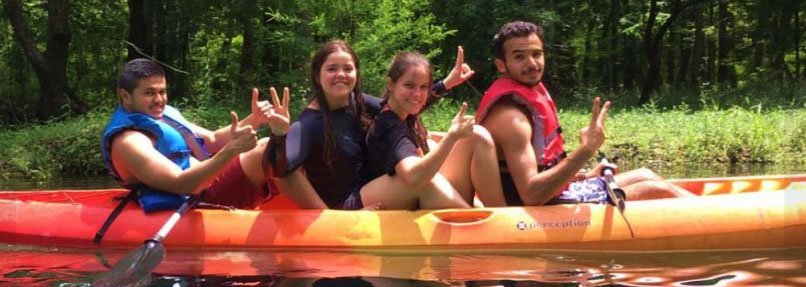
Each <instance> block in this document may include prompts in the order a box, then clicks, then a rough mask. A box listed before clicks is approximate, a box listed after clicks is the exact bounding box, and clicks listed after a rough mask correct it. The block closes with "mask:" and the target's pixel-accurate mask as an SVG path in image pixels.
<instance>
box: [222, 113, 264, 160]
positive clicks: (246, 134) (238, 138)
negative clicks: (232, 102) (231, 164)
mask: <svg viewBox="0 0 806 287" xmlns="http://www.w3.org/2000/svg"><path fill="white" fill-rule="evenodd" d="M230 116H231V117H232V126H231V127H230V129H229V132H230V140H229V142H228V143H227V145H226V147H227V148H229V149H230V150H232V151H233V152H235V153H236V154H240V153H243V152H246V151H249V150H251V149H253V148H255V146H257V133H256V132H255V130H254V129H252V127H251V126H248V125H247V126H243V127H239V126H238V114H236V113H235V112H230Z"/></svg>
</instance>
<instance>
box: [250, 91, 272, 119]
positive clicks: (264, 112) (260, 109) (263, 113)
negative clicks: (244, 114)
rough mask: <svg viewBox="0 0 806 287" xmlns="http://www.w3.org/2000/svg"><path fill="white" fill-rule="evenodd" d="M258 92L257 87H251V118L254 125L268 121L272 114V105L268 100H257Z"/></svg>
mask: <svg viewBox="0 0 806 287" xmlns="http://www.w3.org/2000/svg"><path fill="white" fill-rule="evenodd" d="M259 96H260V92H259V91H258V89H257V88H252V118H253V119H254V121H255V122H254V123H255V124H256V125H254V127H256V128H257V127H258V126H259V125H262V124H265V123H268V122H269V119H270V118H271V114H272V105H271V104H270V103H269V101H260V100H258V98H259Z"/></svg>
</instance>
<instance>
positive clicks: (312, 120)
mask: <svg viewBox="0 0 806 287" xmlns="http://www.w3.org/2000/svg"><path fill="white" fill-rule="evenodd" d="M363 96H364V105H365V108H366V111H367V114H368V115H369V116H370V117H373V116H374V115H377V114H378V111H379V110H380V103H381V100H380V99H378V98H375V97H372V96H369V95H366V94H365V95H363ZM330 117H331V119H330V120H331V122H332V124H333V129H334V134H335V135H336V151H335V153H336V154H335V155H336V156H335V158H334V159H333V162H332V164H333V168H332V169H331V168H329V167H328V165H327V163H326V161H325V155H324V146H325V132H324V115H323V113H322V111H319V110H313V109H305V110H303V111H302V113H301V114H300V116H299V119H298V120H297V121H296V122H294V123H293V124H291V127H290V129H289V131H288V135H287V136H286V158H287V159H288V165H287V171H288V172H291V171H293V170H295V169H297V168H299V167H300V166H302V168H303V169H304V170H305V174H306V176H307V178H308V181H310V183H311V185H312V186H313V188H314V189H315V190H316V192H317V193H318V194H319V196H320V197H321V198H322V200H323V201H324V202H325V204H327V206H328V207H330V208H338V207H339V206H341V204H342V203H343V202H344V200H345V199H346V198H347V196H348V195H349V194H350V193H351V192H353V191H357V190H359V189H360V188H361V186H363V185H364V184H365V183H366V182H368V180H367V178H368V177H367V175H366V171H365V170H364V166H363V163H364V161H365V157H366V145H365V141H364V139H365V136H366V133H365V132H364V130H363V129H362V128H361V126H360V125H358V124H357V123H356V121H355V115H353V113H352V112H351V111H348V110H347V109H338V110H333V111H330Z"/></svg>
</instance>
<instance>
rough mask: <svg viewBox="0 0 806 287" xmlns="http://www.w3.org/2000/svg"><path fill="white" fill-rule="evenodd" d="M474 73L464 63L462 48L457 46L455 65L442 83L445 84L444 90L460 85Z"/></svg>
mask: <svg viewBox="0 0 806 287" xmlns="http://www.w3.org/2000/svg"><path fill="white" fill-rule="evenodd" d="M475 73H476V72H474V71H473V69H471V68H470V66H468V65H467V64H466V63H465V52H464V50H463V49H462V46H459V47H458V48H457V51H456V64H455V65H454V66H453V69H451V72H450V73H449V74H448V76H447V77H445V80H443V81H442V82H443V83H444V84H445V88H446V89H448V90H450V89H453V88H454V87H456V86H458V85H461V84H462V83H464V82H465V81H467V79H470V77H472V76H473V74H475Z"/></svg>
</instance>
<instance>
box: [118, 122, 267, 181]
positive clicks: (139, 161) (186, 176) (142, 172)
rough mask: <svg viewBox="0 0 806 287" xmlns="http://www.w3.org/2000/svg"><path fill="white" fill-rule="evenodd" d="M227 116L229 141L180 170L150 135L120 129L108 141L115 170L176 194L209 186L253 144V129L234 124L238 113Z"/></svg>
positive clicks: (124, 175) (255, 139)
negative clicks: (229, 125)
mask: <svg viewBox="0 0 806 287" xmlns="http://www.w3.org/2000/svg"><path fill="white" fill-rule="evenodd" d="M231 115H232V122H233V125H232V126H231V127H230V133H231V134H232V135H231V138H232V140H231V141H230V142H229V143H228V144H227V145H225V146H224V147H223V148H222V149H221V150H220V151H219V152H218V153H217V154H215V155H214V156H213V157H211V158H210V159H208V160H205V161H203V162H199V163H196V164H193V165H191V167H190V168H188V169H186V170H182V169H181V168H180V167H179V166H177V165H176V164H174V163H173V162H172V161H171V160H169V159H168V158H166V157H165V156H163V155H162V154H161V153H159V151H157V150H156V149H155V148H154V143H153V142H152V140H151V138H149V137H148V136H146V135H145V134H143V133H142V132H138V131H124V132H121V134H119V135H118V136H116V137H115V138H114V139H113V140H112V147H111V156H112V162H113V164H114V165H115V169H116V170H118V171H119V172H120V173H121V175H122V176H123V177H124V181H127V183H142V184H145V185H147V186H149V187H152V188H155V189H159V190H162V191H167V192H172V193H178V194H193V193H197V192H199V191H201V190H203V189H205V188H206V187H207V186H209V185H210V184H211V183H212V182H213V180H215V178H216V176H217V175H218V173H219V172H220V171H221V169H223V168H224V167H225V166H226V164H227V163H228V162H229V161H230V160H232V158H234V157H237V156H238V155H239V154H240V153H242V152H245V151H248V150H250V149H252V148H254V147H255V145H256V144H257V138H256V136H255V132H254V130H252V128H251V127H248V126H247V127H238V126H237V123H238V116H237V115H236V114H235V113H234V112H233V113H232V114H231Z"/></svg>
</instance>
